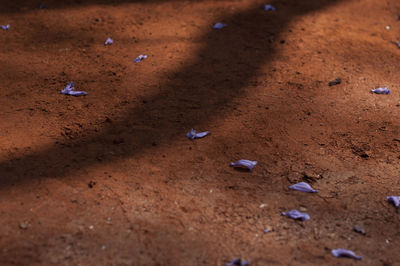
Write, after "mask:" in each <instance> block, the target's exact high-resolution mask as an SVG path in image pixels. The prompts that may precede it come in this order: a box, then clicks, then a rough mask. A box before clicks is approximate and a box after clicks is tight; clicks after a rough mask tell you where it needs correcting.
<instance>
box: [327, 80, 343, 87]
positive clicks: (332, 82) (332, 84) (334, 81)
mask: <svg viewBox="0 0 400 266" xmlns="http://www.w3.org/2000/svg"><path fill="white" fill-rule="evenodd" d="M340 83H342V79H341V78H337V79H335V80H332V81H330V82H329V84H328V85H329V86H334V85H339V84H340Z"/></svg>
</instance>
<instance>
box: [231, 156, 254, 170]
mask: <svg viewBox="0 0 400 266" xmlns="http://www.w3.org/2000/svg"><path fill="white" fill-rule="evenodd" d="M256 164H257V161H250V160H244V159H241V160H239V161H237V162H236V163H233V162H231V163H230V166H232V167H235V168H245V169H248V170H250V171H251V170H253V168H254V166H256Z"/></svg>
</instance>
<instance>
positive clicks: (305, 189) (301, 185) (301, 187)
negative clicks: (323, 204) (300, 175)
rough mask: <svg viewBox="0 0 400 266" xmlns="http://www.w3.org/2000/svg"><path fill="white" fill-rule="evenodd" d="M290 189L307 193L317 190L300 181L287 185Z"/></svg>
mask: <svg viewBox="0 0 400 266" xmlns="http://www.w3.org/2000/svg"><path fill="white" fill-rule="evenodd" d="M289 188H290V189H293V190H297V191H301V192H308V193H317V192H318V190H316V189H313V188H312V187H311V186H310V185H309V184H307V183H306V182H300V183H297V184H294V185H291V186H290V187H289Z"/></svg>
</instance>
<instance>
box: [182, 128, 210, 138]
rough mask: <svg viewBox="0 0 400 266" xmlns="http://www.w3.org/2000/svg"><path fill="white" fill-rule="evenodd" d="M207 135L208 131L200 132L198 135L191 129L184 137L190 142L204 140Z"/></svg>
mask: <svg viewBox="0 0 400 266" xmlns="http://www.w3.org/2000/svg"><path fill="white" fill-rule="evenodd" d="M208 134H210V131H204V132H200V133H196V130H194V129H193V128H192V129H191V130H190V131H189V132H188V133H187V134H186V137H188V138H189V139H191V140H194V139H201V138H204V137H205V136H207V135H208Z"/></svg>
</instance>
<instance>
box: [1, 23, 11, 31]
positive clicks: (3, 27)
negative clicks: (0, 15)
mask: <svg viewBox="0 0 400 266" xmlns="http://www.w3.org/2000/svg"><path fill="white" fill-rule="evenodd" d="M0 28H2V29H3V30H9V29H10V28H11V26H10V24H7V25H5V26H3V25H0Z"/></svg>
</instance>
